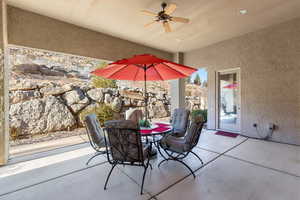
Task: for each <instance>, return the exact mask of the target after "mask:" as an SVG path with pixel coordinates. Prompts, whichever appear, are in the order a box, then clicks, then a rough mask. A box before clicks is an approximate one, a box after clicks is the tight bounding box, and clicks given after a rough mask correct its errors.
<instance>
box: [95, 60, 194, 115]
mask: <svg viewBox="0 0 300 200" xmlns="http://www.w3.org/2000/svg"><path fill="white" fill-rule="evenodd" d="M195 71H197V70H196V69H194V68H192V67H188V66H184V65H181V64H177V63H174V62H171V61H168V60H164V59H160V58H157V57H156V56H154V55H151V54H142V55H135V56H133V57H131V58H128V59H122V60H118V61H116V62H113V63H110V64H109V65H108V66H106V67H104V68H101V69H97V70H95V71H93V72H91V73H92V74H94V75H97V76H101V77H104V78H107V79H114V80H131V81H144V87H145V88H144V97H145V112H146V119H147V114H148V113H147V112H148V111H147V103H148V102H147V95H146V94H147V88H146V81H158V80H159V81H165V80H172V79H179V78H184V77H187V76H190V75H191V74H192V73H194V72H195Z"/></svg>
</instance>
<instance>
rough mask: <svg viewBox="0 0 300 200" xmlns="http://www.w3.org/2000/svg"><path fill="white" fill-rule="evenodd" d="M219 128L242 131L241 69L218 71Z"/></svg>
mask: <svg viewBox="0 0 300 200" xmlns="http://www.w3.org/2000/svg"><path fill="white" fill-rule="evenodd" d="M217 100H218V102H217V103H218V104H217V105H218V117H217V121H218V129H220V130H225V131H226V130H228V131H234V132H239V131H240V81H239V70H231V71H226V72H219V73H218V98H217Z"/></svg>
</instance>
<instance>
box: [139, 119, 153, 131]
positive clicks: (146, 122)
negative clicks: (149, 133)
mask: <svg viewBox="0 0 300 200" xmlns="http://www.w3.org/2000/svg"><path fill="white" fill-rule="evenodd" d="M139 125H140V127H142V128H149V129H150V128H151V126H152V124H151V122H150V121H149V120H147V119H141V120H140V121H139Z"/></svg>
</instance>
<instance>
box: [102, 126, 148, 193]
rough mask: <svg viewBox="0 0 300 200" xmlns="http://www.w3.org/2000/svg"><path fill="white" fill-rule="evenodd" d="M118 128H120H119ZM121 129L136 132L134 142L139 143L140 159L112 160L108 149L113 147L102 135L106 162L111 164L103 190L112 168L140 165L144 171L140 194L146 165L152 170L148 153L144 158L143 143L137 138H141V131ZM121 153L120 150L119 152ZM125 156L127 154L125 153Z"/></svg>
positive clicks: (111, 153) (105, 187) (111, 154)
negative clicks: (134, 160)
mask: <svg viewBox="0 0 300 200" xmlns="http://www.w3.org/2000/svg"><path fill="white" fill-rule="evenodd" d="M107 129H108V128H104V129H103V130H104V131H105V133H106V135H107V137H108V139H109V135H108V134H109V133H108V132H107ZM119 130H120V129H119ZM122 130H129V131H131V132H132V134H137V136H138V137H136V144H140V145H139V146H138V148H139V155H138V158H140V161H136V162H127V161H126V162H124V161H119V160H114V159H113V156H114V155H113V152H112V151H109V149H112V148H113V147H111V143H109V142H108V141H107V138H106V137H104V141H105V146H106V153H107V159H108V162H109V163H110V164H111V165H112V167H111V169H110V171H109V173H108V176H107V178H106V181H105V184H104V190H106V189H107V184H108V180H109V178H110V176H111V174H112V171H113V170H114V168H115V167H116V166H117V165H123V166H125V165H130V166H140V167H144V173H143V179H142V185H141V193H140V194H141V195H142V194H143V188H144V181H145V175H146V172H147V169H148V167H149V166H150V168H151V170H152V165H151V163H149V162H150V158H149V156H150V155H149V154H148V156H147V158H146V159H145V158H144V153H143V145H142V143H141V142H139V141H138V140H141V133H140V131H139V130H137V129H128V128H123V129H122ZM150 148H151V147H150ZM120 153H121V152H120ZM125 156H127V155H125Z"/></svg>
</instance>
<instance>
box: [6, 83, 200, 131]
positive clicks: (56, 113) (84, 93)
mask: <svg viewBox="0 0 300 200" xmlns="http://www.w3.org/2000/svg"><path fill="white" fill-rule="evenodd" d="M10 88H11V89H10V93H9V97H10V103H11V104H10V113H9V119H10V130H11V134H14V135H15V134H17V135H18V136H26V135H34V134H41V133H48V132H53V131H60V130H72V129H74V128H78V127H82V123H81V122H80V120H79V115H80V113H82V112H84V111H86V110H88V109H91V108H92V107H95V106H97V105H98V104H100V103H105V104H109V105H111V106H112V108H113V110H114V111H115V112H117V113H119V114H120V116H124V113H125V111H126V110H128V109H129V108H141V109H143V106H144V100H143V91H142V90H141V89H123V90H118V89H115V88H93V87H92V86H90V85H89V83H88V82H81V83H69V84H65V85H57V84H55V83H53V82H51V83H48V84H45V83H42V82H41V83H40V84H39V83H38V82H35V83H32V82H28V81H26V80H22V81H19V82H15V84H14V85H11V87H10ZM148 98H149V100H148V101H149V106H148V108H149V115H150V118H163V117H168V116H169V115H170V97H169V96H167V95H166V94H165V93H151V92H150V93H148ZM200 104H201V100H200V98H198V97H193V98H191V97H187V106H188V108H189V109H197V108H198V109H199V108H200Z"/></svg>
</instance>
